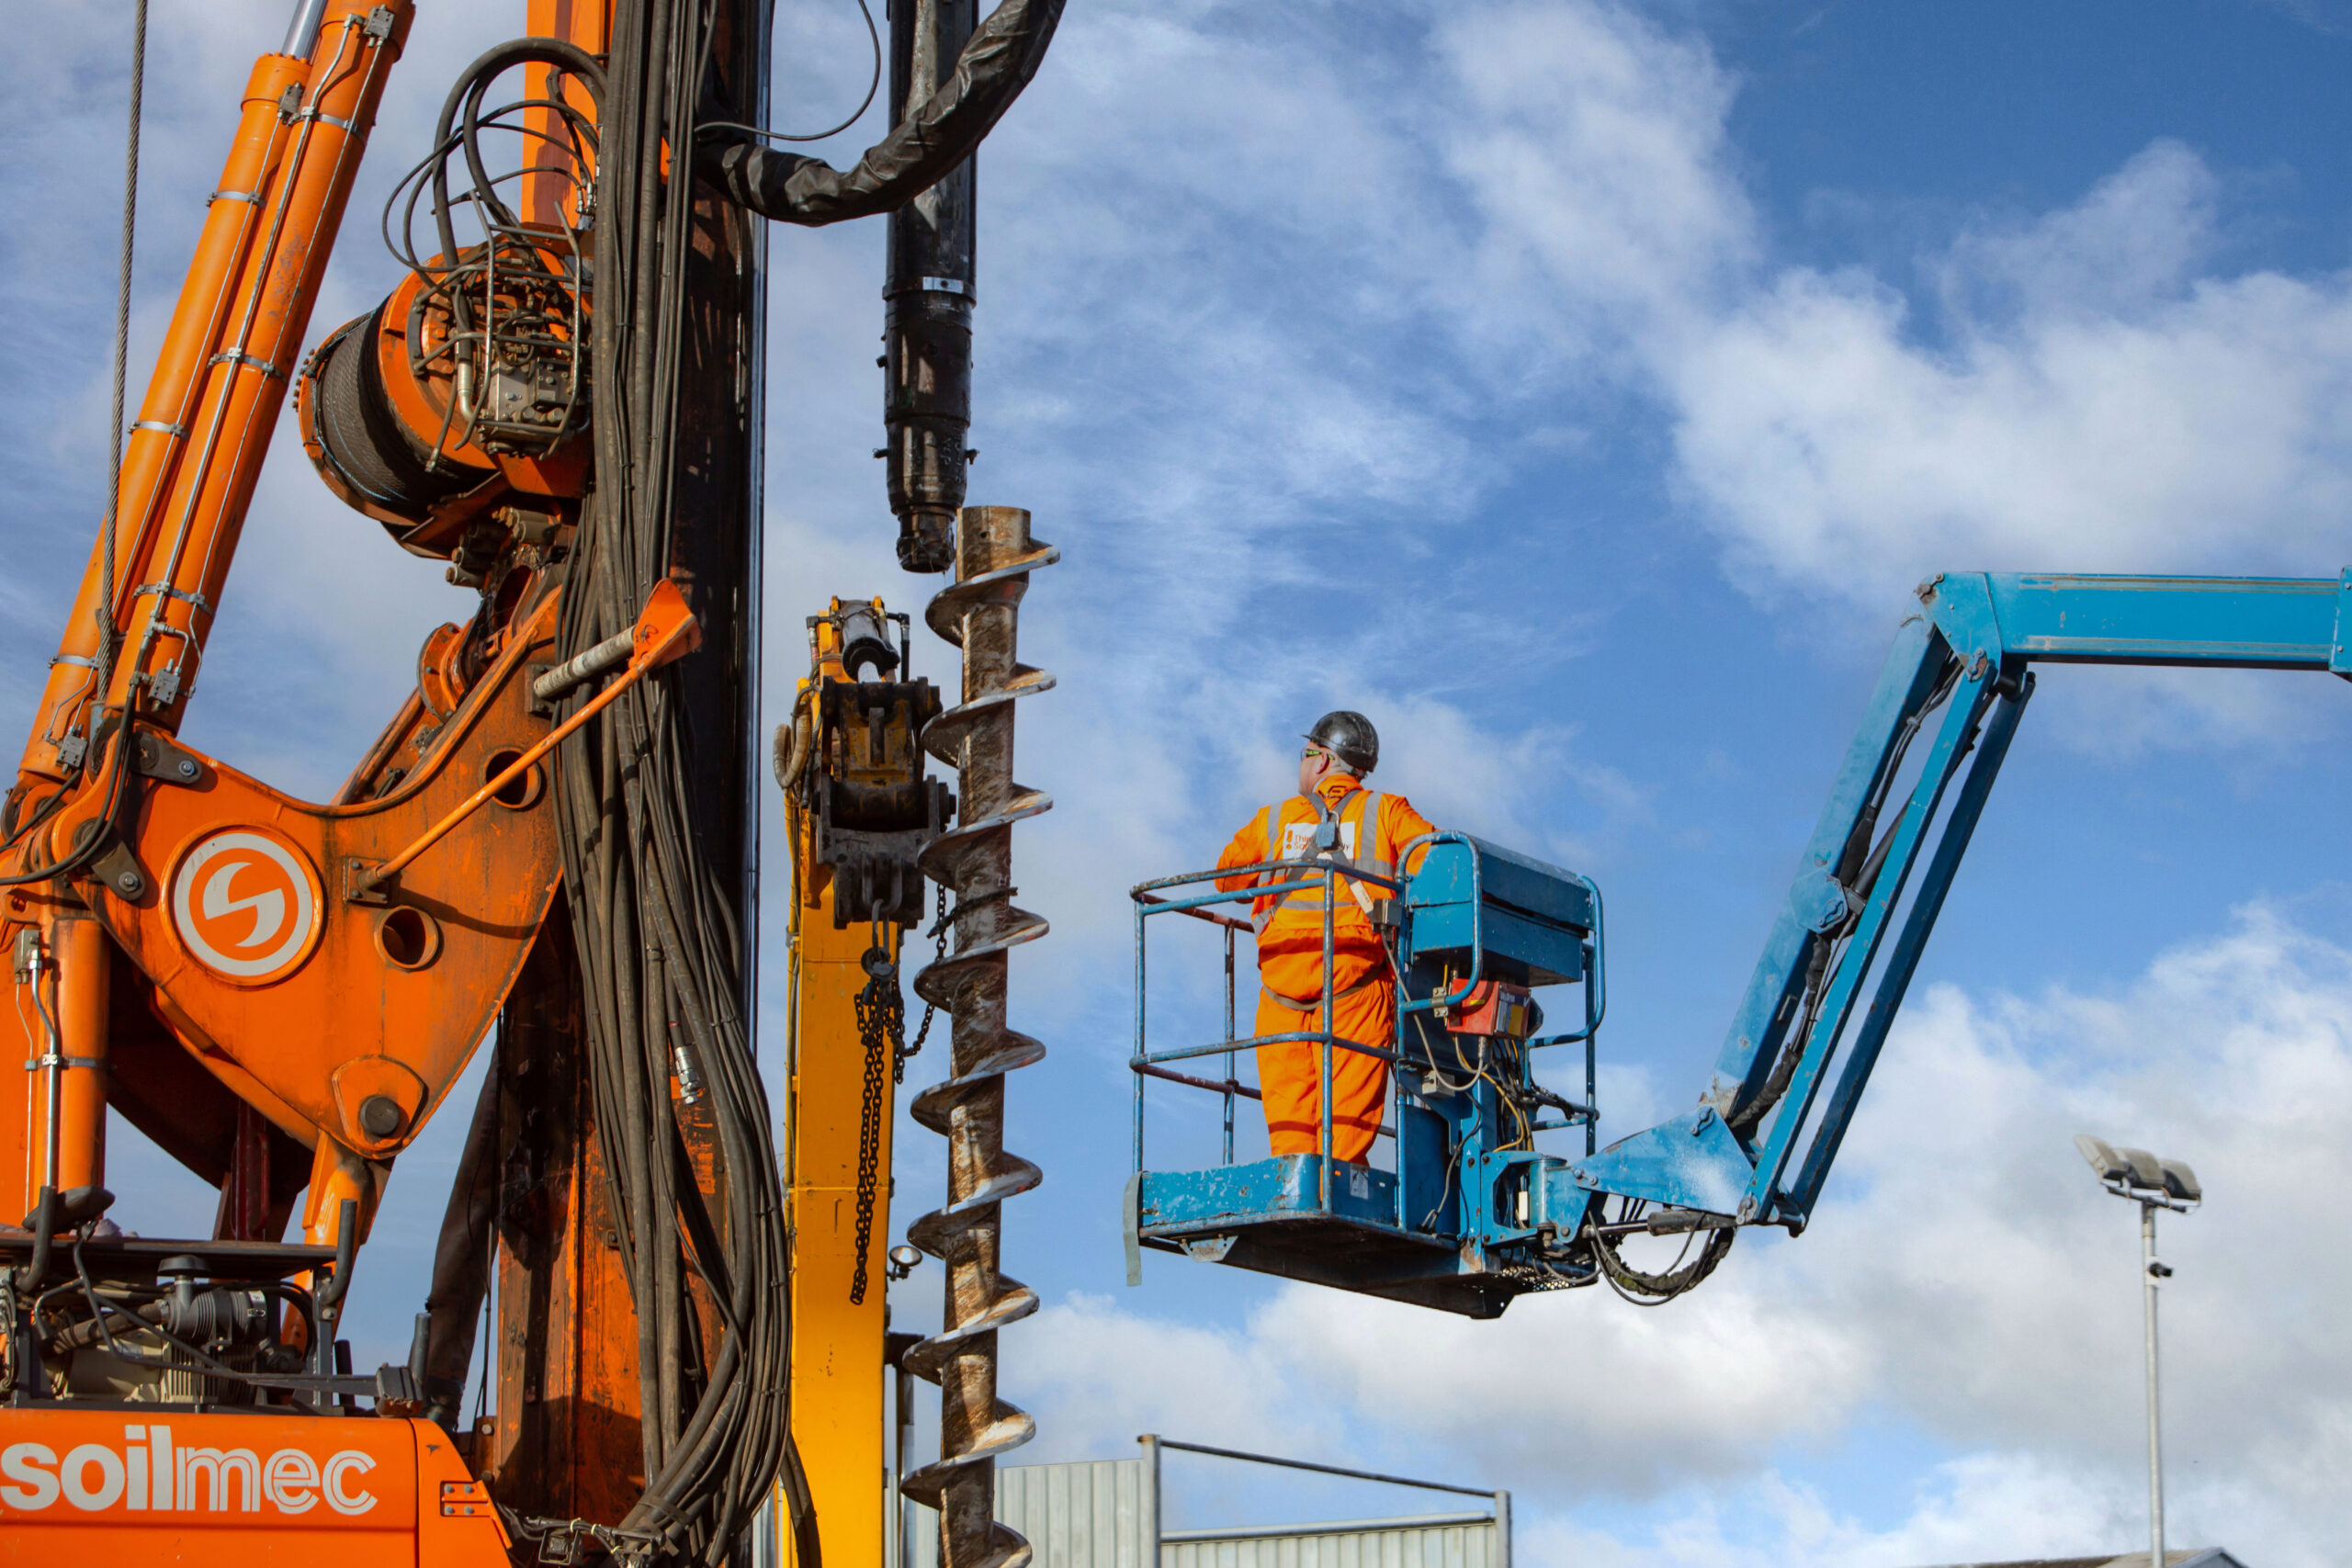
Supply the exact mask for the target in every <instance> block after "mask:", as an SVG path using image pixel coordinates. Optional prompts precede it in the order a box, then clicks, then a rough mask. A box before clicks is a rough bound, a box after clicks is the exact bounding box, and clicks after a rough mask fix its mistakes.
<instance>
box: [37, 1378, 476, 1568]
mask: <svg viewBox="0 0 2352 1568" xmlns="http://www.w3.org/2000/svg"><path fill="white" fill-rule="evenodd" d="M322 1558H323V1559H324V1560H325V1561H327V1562H331V1563H333V1564H334V1568H395V1565H397V1568H416V1565H417V1564H419V1563H425V1562H429V1563H433V1564H435V1568H442V1565H445V1564H446V1565H447V1568H473V1565H477V1564H478V1565H480V1568H506V1564H507V1563H508V1562H509V1558H508V1555H507V1537H506V1531H505V1529H504V1527H503V1525H502V1524H501V1523H500V1521H499V1517H498V1511H497V1509H496V1508H495V1507H494V1506H492V1504H491V1502H490V1499H489V1497H488V1496H487V1495H485V1494H484V1492H483V1490H482V1487H481V1483H478V1482H477V1481H475V1479H474V1477H473V1475H472V1473H471V1472H469V1471H468V1470H467V1468H466V1465H465V1461H463V1460H461V1459H460V1458H458V1454H457V1451H456V1450H455V1449H454V1448H453V1447H452V1446H451V1444H450V1441H449V1438H448V1434H447V1433H446V1432H444V1431H442V1430H441V1428H440V1427H436V1426H435V1425H433V1423H431V1422H429V1421H394V1420H337V1419H325V1418H316V1417H302V1416H266V1415H264V1416H228V1415H218V1414H211V1415H202V1416H198V1415H192V1414H190V1413H189V1412H187V1411H184V1410H169V1409H154V1410H145V1411H142V1410H139V1409H136V1408H118V1409H113V1410H104V1411H97V1410H93V1411H40V1412H31V1411H24V1410H7V1409H0V1562H6V1563H25V1564H28V1565H30V1564H40V1565H41V1568H51V1565H53V1564H57V1563H61V1562H73V1563H93V1564H95V1563H104V1564H106V1565H107V1568H134V1565H137V1564H145V1563H166V1562H189V1561H191V1560H193V1561H198V1562H203V1561H220V1562H230V1561H233V1562H237V1563H238V1564H240V1565H241V1568H243V1565H249V1568H263V1565H265V1564H279V1563H283V1564H288V1565H289V1568H291V1565H294V1564H311V1563H315V1562H320V1561H321V1560H322Z"/></svg>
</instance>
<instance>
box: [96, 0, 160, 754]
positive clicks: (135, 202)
mask: <svg viewBox="0 0 2352 1568" xmlns="http://www.w3.org/2000/svg"><path fill="white" fill-rule="evenodd" d="M146 92H147V0H139V7H138V10H137V12H136V13H135V19H134V20H133V22H132V25H131V38H130V131H129V133H128V135H127V136H126V138H125V140H124V144H123V153H122V266H121V272H120V276H119V280H118V282H117V285H116V289H115V302H114V418H113V422H112V423H110V424H109V425H108V426H107V434H108V438H109V439H110V441H111V442H112V444H113V445H112V448H111V457H110V460H109V461H108V463H107V515H106V521H105V522H104V523H103V524H102V525H100V526H99V529H98V555H99V558H100V565H99V567H98V604H97V616H98V650H97V652H98V657H97V671H96V691H94V692H93V693H92V694H91V696H92V700H93V702H94V703H95V705H96V706H97V707H99V708H103V707H105V705H106V701H107V688H108V687H109V686H110V685H111V684H112V683H113V680H114V655H115V645H116V644H117V643H118V642H119V641H120V640H121V637H122V632H121V629H120V628H119V627H118V626H116V625H115V621H114V595H115V586H114V574H115V550H116V547H117V546H116V534H117V530H118V527H119V524H118V521H117V518H116V513H119V511H121V509H122V414H123V401H124V394H125V390H126V383H127V381H128V379H129V377H130V258H131V250H132V244H133V241H134V240H135V238H136V236H137V234H138V232H139V122H140V118H141V115H140V108H141V103H142V101H143V100H144V99H145V97H146Z"/></svg>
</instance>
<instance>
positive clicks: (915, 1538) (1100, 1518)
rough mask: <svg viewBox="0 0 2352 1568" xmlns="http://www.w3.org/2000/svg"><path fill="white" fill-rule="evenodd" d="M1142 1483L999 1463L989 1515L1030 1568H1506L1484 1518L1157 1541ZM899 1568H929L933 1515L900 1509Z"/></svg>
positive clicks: (1287, 1528)
mask: <svg viewBox="0 0 2352 1568" xmlns="http://www.w3.org/2000/svg"><path fill="white" fill-rule="evenodd" d="M1152 1479H1153V1478H1152V1477H1151V1476H1150V1475H1149V1473H1148V1471H1147V1470H1146V1467H1145V1463H1144V1461H1142V1460H1139V1459H1122V1460H1098V1461H1092V1462H1081V1463H1077V1464H1028V1465H999V1466H998V1467H997V1472H996V1517H998V1518H1000V1519H1002V1520H1003V1521H1004V1522H1005V1523H1006V1524H1009V1525H1011V1526H1012V1528H1013V1529H1017V1530H1019V1531H1020V1532H1021V1533H1022V1534H1023V1535H1025V1536H1027V1537H1028V1538H1029V1543H1030V1545H1031V1546H1032V1547H1033V1548H1035V1551H1036V1553H1037V1557H1036V1568H1510V1548H1509V1545H1508V1543H1507V1542H1506V1541H1505V1540H1504V1539H1503V1531H1504V1529H1507V1528H1508V1527H1507V1526H1502V1525H1498V1523H1497V1522H1496V1520H1495V1518H1494V1517H1493V1516H1491V1515H1487V1514H1435V1515H1423V1516H1420V1517H1413V1518H1396V1519H1350V1520H1342V1521H1337V1522H1334V1523H1330V1524H1320V1525H1282V1526H1274V1527H1271V1528H1260V1529H1250V1528H1246V1527H1245V1528H1241V1529H1231V1530H1170V1531H1168V1532H1166V1533H1165V1534H1164V1535H1162V1536H1161V1537H1160V1538H1159V1551H1158V1553H1157V1556H1158V1562H1157V1563H1155V1562H1153V1561H1152V1559H1153V1555H1154V1553H1153V1552H1152V1550H1151V1544H1150V1543H1151V1538H1152V1534H1153V1530H1154V1529H1155V1527H1156V1525H1157V1523H1158V1518H1159V1508H1158V1506H1157V1505H1158V1501H1159V1500H1158V1499H1157V1498H1156V1497H1154V1496H1153V1495H1151V1493H1152ZM906 1515H907V1520H908V1540H907V1545H908V1549H909V1550H908V1551H907V1553H906V1568H939V1516H938V1515H937V1514H935V1513H933V1511H932V1510H931V1509H929V1508H925V1507H922V1506H913V1505H910V1506H908V1508H907V1510H906Z"/></svg>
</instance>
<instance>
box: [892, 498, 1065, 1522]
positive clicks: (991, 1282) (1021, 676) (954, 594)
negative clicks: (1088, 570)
mask: <svg viewBox="0 0 2352 1568" xmlns="http://www.w3.org/2000/svg"><path fill="white" fill-rule="evenodd" d="M957 521H958V528H957V540H956V582H955V584H954V585H953V586H951V587H949V588H946V589H944V590H942V591H941V592H940V593H939V594H938V595H937V597H935V598H933V600H932V602H931V604H930V606H929V608H928V610H927V611H926V612H925V619H926V620H927V621H928V622H929V624H930V626H931V628H932V630H933V631H934V632H936V633H938V635H939V636H940V637H943V638H944V639H945V640H946V641H948V642H951V643H954V644H956V645H957V646H958V647H960V648H962V649H963V650H964V684H963V701H962V702H961V703H960V704H958V705H956V706H955V707H953V708H951V709H949V710H948V711H947V712H945V713H944V714H942V715H941V716H939V717H937V718H936V719H933V721H932V722H931V724H930V725H928V726H927V727H925V728H924V730H923V738H922V739H923V746H924V748H925V749H926V750H929V751H930V752H931V754H932V755H933V756H934V757H937V758H938V759H939V760H940V761H944V762H952V763H954V764H956V767H957V768H958V770H959V773H960V794H961V795H962V799H963V820H962V821H961V823H960V824H959V825H958V826H956V828H955V829H951V830H950V831H948V832H945V833H943V834H942V835H940V837H939V838H938V839H936V840H933V843H932V845H931V847H930V848H929V849H928V850H926V851H925V852H923V856H922V869H923V873H924V874H925V875H927V876H929V877H931V878H932V879H933V881H935V882H938V883H941V884H943V885H944V886H946V887H948V888H949V889H951V890H952V892H953V893H954V895H955V897H956V909H955V914H954V925H955V931H956V951H955V953H952V954H951V955H949V956H948V957H946V958H944V959H942V960H941V961H940V962H938V963H936V964H932V965H931V966H930V967H928V968H926V969H925V970H923V972H922V974H921V975H919V976H916V977H915V990H916V993H917V994H918V995H920V996H921V997H922V998H923V999H924V1000H926V1001H929V1002H933V1003H934V1004H936V1005H937V1006H939V1007H941V1008H943V1009H944V1010H947V1012H948V1014H949V1016H950V1017H951V1018H952V1019H953V1021H954V1023H953V1030H952V1032H951V1035H950V1051H951V1055H950V1070H949V1075H948V1077H946V1078H945V1079H944V1081H942V1082H940V1083H936V1084H933V1085H932V1086H931V1087H930V1088H929V1089H925V1090H924V1091H923V1092H922V1094H920V1095H918V1096H917V1097H916V1098H915V1101H914V1105H913V1107H912V1112H913V1115H914V1118H915V1120H916V1121H918V1122H921V1123H922V1124H923V1125H924V1126H926V1127H929V1128H931V1129H932V1130H933V1132H936V1133H940V1134H944V1136H945V1137H946V1139H947V1150H948V1153H947V1205H946V1207H945V1208H944V1209H939V1210H935V1211H933V1213H928V1214H925V1215H923V1216H922V1218H921V1219H919V1220H917V1221H915V1222H914V1224H911V1225H910V1226H909V1227H908V1229H907V1238H908V1239H909V1240H910V1241H911V1242H913V1243H914V1244H915V1245H916V1246H917V1247H922V1249H923V1250H924V1251H926V1252H928V1253H930V1254H932V1255H933V1257H935V1258H940V1259H942V1260H943V1261H944V1263H945V1264H946V1265H947V1298H946V1305H945V1314H944V1316H945V1323H944V1326H943V1328H942V1330H941V1332H940V1333H939V1334H938V1335H936V1336H935V1337H933V1338H930V1339H927V1340H925V1341H923V1342H922V1344H920V1345H918V1346H916V1347H915V1348H913V1349H912V1350H910V1351H909V1352H908V1355H907V1365H908V1367H909V1369H910V1371H914V1372H915V1373H917V1375H919V1376H922V1377H925V1378H928V1379H930V1380H932V1381H933V1382H937V1383H938V1384H939V1385H940V1392H941V1399H942V1403H941V1417H940V1458H939V1461H938V1462H937V1463H935V1464H931V1465H926V1466H925V1467H923V1468H922V1470H920V1471H918V1472H915V1473H914V1474H912V1475H910V1476H909V1477H908V1478H907V1482H906V1486H905V1490H906V1492H907V1495H910V1496H911V1497H914V1498H916V1499H917V1500H918V1501H922V1502H928V1503H930V1504H932V1505H933V1506H934V1507H936V1508H938V1510H939V1513H940V1543H941V1551H942V1561H943V1562H944V1563H945V1565H946V1568H1022V1565H1023V1564H1025V1563H1026V1562H1028V1561H1029V1560H1030V1556H1031V1553H1030V1550H1029V1545H1028V1543H1027V1542H1026V1541H1025V1540H1023V1539H1022V1538H1021V1537H1020V1536H1019V1535H1018V1534H1017V1533H1015V1532H1014V1531H1012V1530H1010V1529H1006V1528H1005V1527H1004V1526H1002V1525H1000V1524H998V1523H997V1522H996V1520H995V1502H996V1485H995V1472H996V1456H997V1455H999V1454H1001V1453H1002V1452H1004V1451H1005V1450H1009V1449H1013V1448H1017V1447H1019V1446H1020V1445H1021V1444H1023V1443H1025V1442H1027V1441H1028V1440H1029V1438H1030V1437H1031V1436H1032V1435H1033V1434H1034V1433H1035V1429H1036V1427H1035V1423H1034V1422H1033V1421H1031V1419H1030V1418H1029V1416H1026V1415H1025V1414H1023V1412H1021V1411H1020V1410H1017V1409H1015V1408H1014V1407H1013V1406H1012V1405H1010V1404H1005V1403H1004V1402H1003V1401H1002V1400H1001V1399H999V1398H998V1397H997V1359H996V1336H997V1330H998V1329H1000V1328H1001V1327H1003V1326H1004V1325H1006V1324H1008V1323H1012V1322H1015V1321H1017V1320H1018V1319H1020V1318H1023V1317H1026V1316H1028V1315H1029V1314H1031V1313H1033V1312H1035V1311H1036V1310H1037V1297H1036V1292H1034V1291H1032V1290H1030V1289H1029V1287H1027V1286H1026V1285H1023V1284H1022V1283H1021V1282H1020V1281H1019V1280H1014V1279H1012V1278H1010V1277H1008V1276H1007V1275H1005V1274H1004V1273H1003V1272H1002V1270H1001V1269H1000V1268H999V1266H998V1265H999V1257H1000V1250H1001V1220H1000V1213H999V1209H1000V1205H1001V1203H1002V1201H1004V1200H1005V1199H1007V1198H1010V1197H1013V1196H1015V1195H1016V1194H1019V1193H1022V1192H1026V1191H1027V1190H1029V1189H1031V1188H1033V1187H1035V1186H1036V1185H1037V1181H1038V1175H1039V1173H1038V1170H1037V1168H1036V1167H1035V1166H1034V1165H1032V1164H1030V1163H1029V1162H1028V1161H1027V1160H1024V1159H1023V1158H1021V1157H1020V1156H1017V1155H1012V1154H1008V1153H1006V1152H1005V1148H1004V1075H1005V1074H1006V1073H1008V1072H1010V1071H1012V1069H1014V1068H1016V1067H1025V1066H1029V1065H1030V1064H1031V1063H1033V1062H1035V1061H1037V1060H1038V1059H1040V1058H1041V1057H1043V1056H1044V1055H1045V1054H1046V1048H1045V1047H1044V1046H1043V1045H1041V1044H1039V1043H1037V1042H1036V1041H1035V1040H1034V1039H1032V1038H1030V1037H1029V1036H1028V1035H1026V1034H1023V1033H1021V1032H1019V1031H1017V1030H1014V1029H1011V1028H1009V1027H1007V1025H1006V1018H1005V1013H1006V1007H1005V1003H1006V979H1007V954H1008V953H1010V951H1011V950H1012V948H1013V947H1015V946H1017V945H1019V944H1020V943H1022V942H1033V941H1035V939H1036V938H1038V937H1040V936H1043V935H1044V934H1045V933H1046V922H1045V921H1044V920H1043V919H1039V918H1038V917H1037V916H1035V915H1033V914H1031V913H1029V912H1028V911H1027V910H1025V909H1019V908H1014V907H1013V905H1012V891H1013V888H1012V825H1013V824H1014V823H1015V822H1017V821H1019V820H1021V819H1022V818H1024V817H1035V816H1036V815H1037V814H1038V813H1040V812H1043V811H1046V810H1047V809H1049V808H1050V807H1051V806H1052V804H1053V802H1052V801H1051V800H1050V799H1049V798H1048V797H1047V796H1046V795H1043V794H1041V793H1040V792H1038V791H1036V790H1032V789H1028V788H1025V787H1024V786H1023V785H1021V784H1016V783H1014V782H1013V778H1012V730H1013V726H1012V716H1013V706H1012V705H1013V702H1014V700H1015V699H1018V698H1021V697H1025V696H1031V695H1034V694H1036V693H1038V692H1042V691H1045V690H1046V689H1048V688H1049V687H1051V686H1052V685H1053V677H1052V676H1051V675H1049V674H1047V673H1046V671H1041V670H1033V669H1030V668H1028V667H1027V666H1025V665H1023V664H1022V663H1020V662H1019V661H1018V660H1016V659H1015V657H1014V647H1015V640H1016V634H1017V631H1018V626H1019V620H1020V604H1021V598H1022V595H1023V593H1025V592H1027V591H1028V586H1029V573H1030V571H1031V570H1033V569H1035V568H1036V567H1040V566H1046V565H1049V564H1051V563H1052V562H1053V561H1054V560H1056V559H1057V558H1058V552H1057V551H1056V550H1055V549H1054V548H1053V547H1051V546H1049V545H1042V544H1039V543H1037V542H1036V541H1035V540H1033V539H1031V538H1030V537H1029V513H1026V512H1023V511H1021V510H1019V509H1018V508H1014V507H1001V506H985V507H971V508H967V509H966V510H965V511H964V512H963V513H961V514H960V515H959V517H958V520H957Z"/></svg>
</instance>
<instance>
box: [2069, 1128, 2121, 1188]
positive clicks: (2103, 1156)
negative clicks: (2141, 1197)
mask: <svg viewBox="0 0 2352 1568" xmlns="http://www.w3.org/2000/svg"><path fill="white" fill-rule="evenodd" d="M2075 1147H2076V1148H2077V1149H2080V1150H2081V1151H2082V1153H2083V1157H2084V1158H2085V1159H2086V1160H2088V1161H2090V1164H2091V1168H2092V1169H2093V1170H2095V1171H2097V1172H2098V1179H2100V1180H2101V1181H2129V1180H2130V1179H2131V1167H2130V1166H2128V1165H2126V1164H2125V1163H2124V1162H2123V1156H2121V1155H2119V1154H2117V1153H2116V1152H2115V1150H2114V1149H2113V1148H2112V1147H2110V1146H2109V1145H2108V1144H2107V1143H2106V1141H2105V1140H2103V1139H2099V1138H2094V1137H2092V1136H2091V1135H2090V1134H2088V1133H2077V1134H2075Z"/></svg>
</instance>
